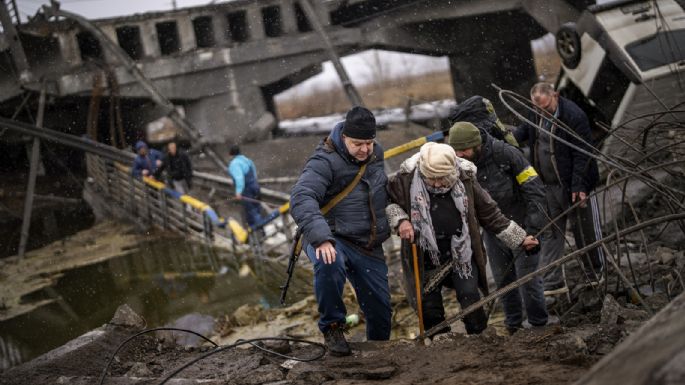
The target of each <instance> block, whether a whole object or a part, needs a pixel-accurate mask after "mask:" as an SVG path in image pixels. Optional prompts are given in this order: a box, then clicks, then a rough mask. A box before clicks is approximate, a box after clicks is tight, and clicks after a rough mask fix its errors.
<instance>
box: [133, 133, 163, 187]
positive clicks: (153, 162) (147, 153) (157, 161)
mask: <svg viewBox="0 0 685 385" xmlns="http://www.w3.org/2000/svg"><path fill="white" fill-rule="evenodd" d="M136 153H137V154H138V155H136V158H135V159H134V160H133V167H131V174H133V177H134V178H142V177H143V176H152V177H155V178H157V176H158V175H157V169H158V168H159V167H160V166H161V165H162V160H163V159H164V154H162V153H161V152H160V151H157V150H155V149H154V148H149V147H148V146H147V143H145V142H143V141H142V140H139V141H138V142H136Z"/></svg>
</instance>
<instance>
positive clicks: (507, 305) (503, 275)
mask: <svg viewBox="0 0 685 385" xmlns="http://www.w3.org/2000/svg"><path fill="white" fill-rule="evenodd" d="M483 240H484V241H485V248H486V249H487V253H488V259H490V268H491V269H492V275H493V277H494V278H495V284H496V285H497V288H498V289H499V288H502V287H504V286H506V285H508V284H510V283H512V282H514V281H516V280H517V279H518V278H521V277H523V276H524V275H526V274H529V273H532V272H534V271H535V270H537V268H538V265H539V264H540V253H537V254H534V255H526V253H525V252H523V251H519V252H518V254H515V253H514V252H513V251H512V250H510V249H509V248H508V247H506V246H505V245H504V244H503V243H502V241H500V240H499V239H497V237H496V236H495V235H493V234H492V233H490V232H489V231H484V232H483ZM514 258H515V259H514ZM512 261H513V263H512ZM521 297H523V304H525V306H526V314H527V315H528V322H530V324H531V325H534V326H542V325H546V324H547V306H546V305H545V295H544V290H543V285H542V277H541V276H537V277H535V278H533V279H532V280H530V281H528V282H527V283H525V284H524V285H523V286H521V287H520V288H518V289H516V290H512V291H510V292H509V293H507V294H505V295H503V296H502V307H504V316H505V318H504V323H505V324H506V325H507V326H509V327H520V326H521V323H522V322H523V306H522V305H523V304H522V303H521Z"/></svg>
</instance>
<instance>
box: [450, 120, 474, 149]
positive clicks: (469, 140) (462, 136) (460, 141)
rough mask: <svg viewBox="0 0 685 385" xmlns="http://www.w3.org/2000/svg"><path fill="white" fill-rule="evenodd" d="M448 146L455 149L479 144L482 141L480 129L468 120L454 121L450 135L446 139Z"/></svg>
mask: <svg viewBox="0 0 685 385" xmlns="http://www.w3.org/2000/svg"><path fill="white" fill-rule="evenodd" d="M447 142H448V143H449V145H450V146H452V148H453V149H455V150H457V151H463V150H466V149H467V148H471V147H476V146H479V145H480V144H481V143H482V140H481V138H480V131H478V128H477V127H476V126H474V125H473V124H472V123H469V122H456V123H454V125H453V126H452V128H450V136H449V139H448V140H447Z"/></svg>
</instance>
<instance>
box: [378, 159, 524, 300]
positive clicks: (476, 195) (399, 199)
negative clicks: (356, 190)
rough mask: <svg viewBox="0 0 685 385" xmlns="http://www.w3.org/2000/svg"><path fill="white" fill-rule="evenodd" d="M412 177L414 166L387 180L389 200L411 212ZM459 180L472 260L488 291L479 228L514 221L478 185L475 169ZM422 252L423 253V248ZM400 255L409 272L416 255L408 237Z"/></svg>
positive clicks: (463, 172)
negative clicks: (464, 206)
mask: <svg viewBox="0 0 685 385" xmlns="http://www.w3.org/2000/svg"><path fill="white" fill-rule="evenodd" d="M413 177H414V171H413V169H412V170H408V169H400V171H398V172H397V173H396V174H394V175H391V176H390V178H389V181H388V197H389V198H390V202H391V203H396V204H398V205H399V206H400V207H401V208H402V210H404V212H405V213H409V212H410V204H411V198H410V187H411V182H412V179H413ZM460 179H461V181H462V183H463V184H464V188H465V189H466V197H467V201H468V216H467V220H468V228H469V236H470V237H471V249H472V250H473V261H474V262H475V263H476V265H477V266H478V273H479V276H478V284H479V286H480V289H481V291H482V292H483V294H487V293H488V281H487V278H486V273H485V265H486V263H487V262H486V261H487V257H486V254H485V247H484V246H483V240H482V238H481V235H480V227H481V226H483V227H484V228H485V229H487V230H488V231H491V232H493V233H494V234H499V233H501V232H503V231H504V230H505V229H507V228H508V227H509V224H510V222H511V221H510V220H509V219H508V218H507V217H505V216H504V215H503V214H502V212H501V211H500V209H499V208H498V207H497V203H495V201H494V200H492V198H491V197H490V195H489V194H488V193H487V192H486V191H485V190H483V188H482V187H481V186H480V185H479V184H478V182H477V181H476V180H475V178H474V175H473V172H472V171H467V170H461V172H460ZM419 252H420V253H421V254H423V251H422V250H420V251H419ZM421 256H423V255H421ZM401 258H402V261H403V266H404V267H405V269H404V270H405V273H407V270H408V269H407V267H411V266H412V258H413V257H412V252H411V244H410V243H409V242H408V241H407V240H405V239H403V240H402V249H401ZM409 270H410V272H411V271H413V268H411V269H409ZM409 275H411V273H410V274H409ZM406 278H410V277H406ZM411 281H412V282H413V278H411ZM422 281H423V282H426V280H425V279H422ZM409 292H411V290H409Z"/></svg>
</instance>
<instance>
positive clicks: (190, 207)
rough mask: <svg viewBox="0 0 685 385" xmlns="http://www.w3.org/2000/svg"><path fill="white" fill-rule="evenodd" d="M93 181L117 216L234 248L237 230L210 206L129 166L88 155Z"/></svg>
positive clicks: (92, 184) (88, 164)
mask: <svg viewBox="0 0 685 385" xmlns="http://www.w3.org/2000/svg"><path fill="white" fill-rule="evenodd" d="M86 167H87V171H88V176H89V177H90V179H89V182H90V183H91V186H92V187H94V189H95V190H96V193H97V194H98V195H99V196H100V198H101V199H106V206H107V207H108V208H109V209H111V211H112V213H113V214H114V215H119V216H125V217H128V218H135V220H137V221H142V223H144V224H146V225H151V226H156V227H160V228H163V229H169V230H172V231H176V232H179V233H183V234H186V235H188V236H190V237H192V238H196V239H201V240H204V241H206V242H209V243H212V244H216V245H220V246H229V247H230V246H233V239H232V238H233V236H232V232H233V231H234V229H233V228H231V229H229V228H227V224H228V221H227V220H226V219H224V218H221V217H220V216H219V215H218V214H217V213H216V212H215V211H214V209H212V207H210V206H209V205H208V204H206V203H204V202H202V201H200V200H198V199H196V198H193V197H192V196H189V195H185V194H180V193H179V192H177V191H175V190H173V189H171V188H169V187H167V186H166V185H165V184H164V183H162V182H159V181H157V180H155V179H153V178H150V177H143V178H142V179H138V178H134V177H133V175H132V174H131V170H130V168H129V167H128V166H125V165H123V164H121V163H119V162H116V161H112V160H108V159H105V158H103V157H100V156H98V155H95V154H86Z"/></svg>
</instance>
